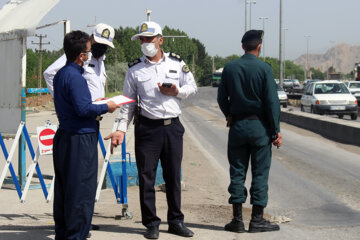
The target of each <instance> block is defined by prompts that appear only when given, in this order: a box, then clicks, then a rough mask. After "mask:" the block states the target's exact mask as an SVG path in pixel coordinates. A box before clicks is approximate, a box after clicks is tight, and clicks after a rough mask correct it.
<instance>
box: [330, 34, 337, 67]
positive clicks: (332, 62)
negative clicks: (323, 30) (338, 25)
mask: <svg viewBox="0 0 360 240" xmlns="http://www.w3.org/2000/svg"><path fill="white" fill-rule="evenodd" d="M329 42H330V43H331V47H332V45H333V44H334V43H336V42H335V41H334V40H330V41H329ZM330 49H331V48H330ZM330 58H331V67H333V68H334V58H333V56H332V55H330Z"/></svg>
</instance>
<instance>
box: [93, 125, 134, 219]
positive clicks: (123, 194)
mask: <svg viewBox="0 0 360 240" xmlns="http://www.w3.org/2000/svg"><path fill="white" fill-rule="evenodd" d="M117 125H118V119H115V121H114V125H113V128H112V132H115V130H116V127H117ZM99 144H100V148H101V151H102V154H103V156H104V164H103V166H102V169H101V173H100V177H99V182H98V186H97V189H96V196H95V201H96V202H97V201H99V198H100V192H101V188H102V186H103V183H104V178H105V174H106V172H107V173H108V174H109V178H110V181H111V185H112V187H113V190H114V194H115V198H116V202H117V203H118V204H123V209H122V216H123V217H125V218H127V219H131V218H132V213H131V212H129V211H128V201H127V173H126V156H129V163H130V164H131V155H130V153H127V152H126V139H125V136H124V140H123V142H122V144H121V163H122V175H121V177H120V178H119V181H118V182H116V180H115V177H114V174H113V170H112V168H111V165H110V155H111V154H110V148H111V142H109V144H108V146H107V149H105V145H104V142H103V140H102V136H101V133H100V132H99Z"/></svg>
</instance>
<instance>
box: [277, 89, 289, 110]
mask: <svg viewBox="0 0 360 240" xmlns="http://www.w3.org/2000/svg"><path fill="white" fill-rule="evenodd" d="M277 93H278V97H279V101H280V105H282V106H283V107H284V108H286V107H287V102H288V97H287V94H286V92H285V91H284V89H283V88H282V87H281V86H280V84H277Z"/></svg>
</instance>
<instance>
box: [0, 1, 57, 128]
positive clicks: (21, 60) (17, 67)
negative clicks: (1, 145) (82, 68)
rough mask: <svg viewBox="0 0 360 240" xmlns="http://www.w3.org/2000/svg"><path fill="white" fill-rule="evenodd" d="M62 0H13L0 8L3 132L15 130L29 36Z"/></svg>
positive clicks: (23, 81) (1, 120)
mask: <svg viewBox="0 0 360 240" xmlns="http://www.w3.org/2000/svg"><path fill="white" fill-rule="evenodd" d="M59 1H60V0H24V1H18V0H11V1H9V2H8V3H7V4H6V5H4V6H3V7H2V8H1V9H0V23H1V24H0V132H1V133H4V132H5V133H15V132H16V130H17V127H18V125H19V123H20V120H21V91H22V88H23V87H25V85H26V83H25V79H26V38H27V37H28V36H32V35H34V33H35V29H36V27H37V25H38V24H39V22H40V21H41V19H42V18H43V17H44V16H45V15H46V14H47V13H48V12H49V11H50V10H51V9H52V8H53V7H54V6H55V5H56V4H57V3H58V2H59Z"/></svg>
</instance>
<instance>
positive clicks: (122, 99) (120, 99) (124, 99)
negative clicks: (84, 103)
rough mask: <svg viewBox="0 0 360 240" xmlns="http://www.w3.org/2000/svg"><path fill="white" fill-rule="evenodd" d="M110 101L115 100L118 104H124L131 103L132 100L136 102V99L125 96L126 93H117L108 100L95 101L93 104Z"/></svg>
mask: <svg viewBox="0 0 360 240" xmlns="http://www.w3.org/2000/svg"><path fill="white" fill-rule="evenodd" d="M109 101H113V102H114V103H116V104H117V105H119V104H120V105H123V104H127V103H131V102H135V100H133V99H131V98H128V97H125V96H124V95H117V96H115V97H112V98H109V99H106V100H101V101H97V102H93V104H105V103H107V102H109Z"/></svg>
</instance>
